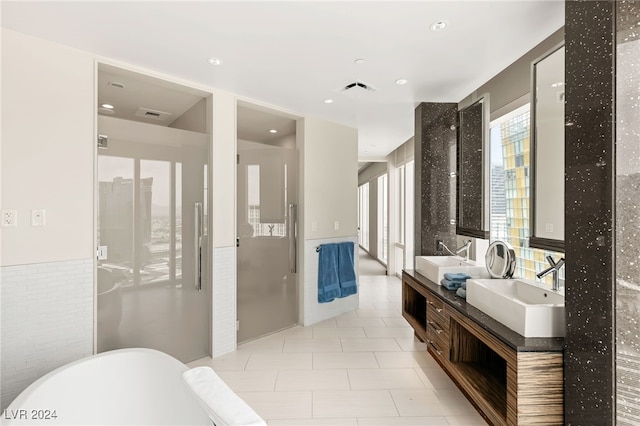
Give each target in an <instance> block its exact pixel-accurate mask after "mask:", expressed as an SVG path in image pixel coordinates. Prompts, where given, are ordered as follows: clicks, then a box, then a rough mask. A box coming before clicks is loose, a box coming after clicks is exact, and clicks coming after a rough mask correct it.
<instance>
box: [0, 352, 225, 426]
mask: <svg viewBox="0 0 640 426" xmlns="http://www.w3.org/2000/svg"><path fill="white" fill-rule="evenodd" d="M187 370H189V368H188V367H187V366H186V365H184V364H183V363H181V362H180V361H178V360H177V359H175V358H173V357H171V356H169V355H167V354H165V353H162V352H159V351H155V350H152V349H120V350H115V351H110V352H104V353H102V354H98V355H94V356H91V357H88V358H84V359H81V360H79V361H76V362H73V363H71V364H68V365H65V366H63V367H60V368H58V369H57V370H54V371H52V372H51V373H49V374H47V375H45V376H43V377H41V378H40V379H38V380H36V381H35V382H34V383H33V384H31V385H30V386H29V387H28V388H27V389H25V390H24V391H23V392H22V393H21V394H20V395H18V397H17V398H16V399H15V400H14V401H13V402H12V403H11V404H10V405H9V407H8V408H7V409H6V410H5V411H4V412H3V413H2V424H3V425H32V424H35V425H85V426H92V425H212V424H213V422H212V421H211V420H210V418H209V416H208V415H207V412H206V411H205V409H203V407H202V406H201V405H200V403H199V402H198V400H197V399H196V398H195V397H194V395H193V392H192V391H191V389H189V386H188V385H187V384H186V383H185V381H184V380H183V378H182V375H183V373H184V372H185V371H187Z"/></svg>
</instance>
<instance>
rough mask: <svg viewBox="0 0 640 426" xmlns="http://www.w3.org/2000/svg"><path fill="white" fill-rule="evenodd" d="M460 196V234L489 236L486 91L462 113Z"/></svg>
mask: <svg viewBox="0 0 640 426" xmlns="http://www.w3.org/2000/svg"><path fill="white" fill-rule="evenodd" d="M458 119H459V128H458V129H459V130H458V164H457V176H458V179H457V184H458V199H457V209H456V234H458V235H465V236H469V237H476V238H485V239H486V238H488V237H489V210H488V209H489V203H488V194H486V193H485V192H486V191H487V188H488V186H487V182H488V174H489V168H488V167H486V166H487V165H488V164H489V162H488V161H487V158H486V157H487V155H488V149H486V148H485V143H486V141H488V132H489V122H488V120H489V97H488V94H487V95H484V96H483V97H481V98H480V99H478V100H477V101H475V102H474V103H473V104H471V105H470V106H468V107H466V108H464V109H462V110H460V112H459V114H458Z"/></svg>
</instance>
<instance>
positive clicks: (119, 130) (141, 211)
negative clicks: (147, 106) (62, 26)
mask: <svg viewBox="0 0 640 426" xmlns="http://www.w3.org/2000/svg"><path fill="white" fill-rule="evenodd" d="M145 126H148V125H144V124H140V123H137V124H133V125H132V124H131V123H130V122H127V121H126V120H120V121H112V123H111V124H110V127H109V128H108V129H101V133H106V134H108V135H109V145H108V148H107V149H101V150H99V152H98V180H99V188H100V189H99V206H100V207H99V211H98V235H99V244H100V245H105V246H107V253H108V255H107V258H106V259H101V260H99V261H98V268H97V269H98V318H97V322H98V326H97V347H98V352H104V351H108V350H113V349H120V348H130V347H145V348H151V349H157V350H160V351H162V352H165V353H168V354H170V355H172V356H174V357H176V358H178V359H180V360H181V361H183V362H189V361H193V360H195V359H198V358H202V357H204V356H206V355H208V354H209V345H208V342H209V335H210V332H209V330H210V324H209V307H208V301H209V300H210V297H209V296H208V295H209V294H210V288H209V285H208V282H206V277H207V276H208V263H207V259H208V258H209V255H208V251H207V247H208V239H207V237H208V236H207V227H206V222H207V215H206V209H202V212H203V217H202V222H203V225H204V226H203V231H204V232H203V233H201V234H199V235H198V236H197V237H196V234H195V232H196V229H197V228H196V226H195V218H194V215H195V209H194V205H195V203H200V204H206V203H207V202H208V199H207V197H206V196H205V194H206V193H207V190H208V188H207V185H206V181H207V179H208V176H207V168H206V163H205V161H206V159H207V155H206V153H207V138H206V135H202V136H201V137H199V136H194V134H193V132H184V134H183V133H182V131H177V130H176V129H172V130H170V131H167V132H166V133H167V136H166V137H167V138H168V139H167V140H160V141H158V144H153V143H143V142H139V141H137V140H136V139H137V137H138V135H141V134H145V132H146V130H147V129H148V128H147V127H145ZM154 134H158V135H159V134H160V133H159V132H157V131H155V130H154ZM159 137H160V138H161V139H162V137H164V136H162V135H161V136H159ZM182 137H184V138H185V140H187V139H188V143H182V142H181V140H180V139H181V138H182ZM196 242H198V243H199V245H198V248H196ZM196 250H198V251H196ZM196 255H197V256H199V257H200V258H201V259H203V260H204V261H203V262H202V263H201V264H200V267H199V269H198V270H199V271H200V272H199V273H197V272H196V271H197V270H196V268H198V264H197V262H196ZM197 276H202V277H204V278H205V281H204V285H203V289H202V291H200V290H199V289H198V288H197V287H196V277H197Z"/></svg>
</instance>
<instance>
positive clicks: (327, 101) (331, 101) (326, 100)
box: [323, 98, 333, 104]
mask: <svg viewBox="0 0 640 426" xmlns="http://www.w3.org/2000/svg"><path fill="white" fill-rule="evenodd" d="M323 102H324V103H325V104H332V103H333V99H329V98H327V99H325V100H324V101H323Z"/></svg>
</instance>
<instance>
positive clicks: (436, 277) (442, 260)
mask: <svg viewBox="0 0 640 426" xmlns="http://www.w3.org/2000/svg"><path fill="white" fill-rule="evenodd" d="M416 271H418V272H419V273H420V274H422V275H424V276H425V277H427V278H428V279H430V280H431V281H433V282H434V283H437V284H440V281H441V280H442V278H444V274H447V273H449V274H455V273H457V272H462V273H465V274H467V275H469V276H470V277H472V278H489V272H487V268H485V267H484V266H477V265H476V263H475V262H474V261H472V260H464V259H463V258H462V257H459V256H416Z"/></svg>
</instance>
